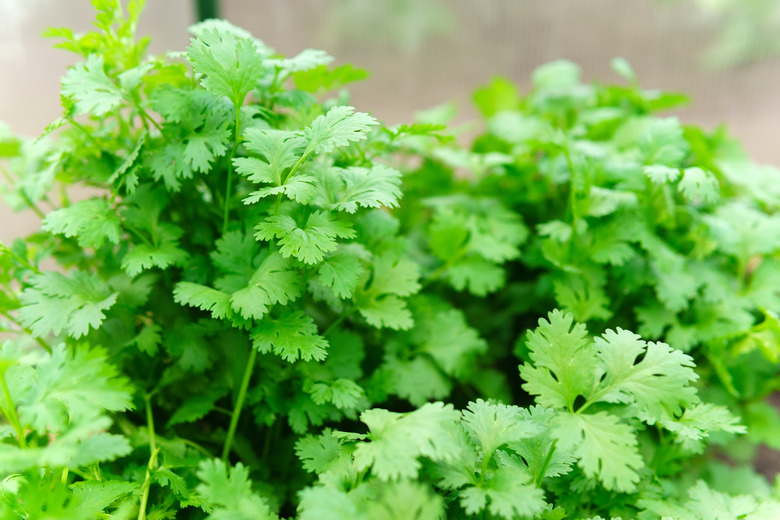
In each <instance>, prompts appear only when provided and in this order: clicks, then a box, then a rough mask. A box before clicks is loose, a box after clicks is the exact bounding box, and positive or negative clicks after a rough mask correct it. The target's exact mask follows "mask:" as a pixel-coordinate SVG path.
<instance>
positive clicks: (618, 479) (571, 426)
mask: <svg viewBox="0 0 780 520" xmlns="http://www.w3.org/2000/svg"><path fill="white" fill-rule="evenodd" d="M553 435H554V436H555V437H556V439H557V440H558V443H559V445H560V446H561V448H562V449H564V450H568V451H571V452H572V453H573V454H574V456H575V457H576V458H577V461H578V462H577V464H578V465H579V467H580V468H581V469H582V471H583V472H584V473H585V475H586V476H588V477H589V478H595V479H598V480H599V482H601V483H602V484H603V485H604V487H605V488H607V489H610V490H616V491H620V492H624V493H630V492H632V491H634V490H636V484H637V483H638V482H639V475H638V474H637V471H638V470H639V469H640V468H642V467H643V466H644V462H643V460H642V457H641V456H640V454H639V450H638V449H637V440H636V437H635V436H634V434H633V431H632V428H631V427H630V426H628V425H626V424H623V423H621V422H620V419H619V418H617V417H615V416H614V415H610V414H608V413H606V412H598V413H595V414H572V413H568V412H561V413H560V414H559V415H558V416H557V417H556V418H555V420H554V421H553Z"/></svg>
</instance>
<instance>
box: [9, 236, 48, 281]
mask: <svg viewBox="0 0 780 520" xmlns="http://www.w3.org/2000/svg"><path fill="white" fill-rule="evenodd" d="M0 251H3V252H5V253H6V254H8V255H9V256H10V257H11V258H13V259H14V260H16V261H17V262H19V263H20V264H22V265H23V266H24V267H26V268H27V269H29V270H30V271H32V272H34V273H35V274H41V271H40V270H39V269H38V268H37V267H35V266H34V265H32V264H31V263H30V262H29V261H27V260H25V259H24V258H22V257H21V256H19V255H17V254H16V253H14V252H13V251H12V250H11V249H10V248H9V247H8V246H6V245H5V244H3V243H2V242H0Z"/></svg>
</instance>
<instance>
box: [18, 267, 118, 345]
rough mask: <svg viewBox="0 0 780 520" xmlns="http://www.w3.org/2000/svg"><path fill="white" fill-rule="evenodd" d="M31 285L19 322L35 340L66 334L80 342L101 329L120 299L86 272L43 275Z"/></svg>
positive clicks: (26, 293) (26, 290) (96, 277)
mask: <svg viewBox="0 0 780 520" xmlns="http://www.w3.org/2000/svg"><path fill="white" fill-rule="evenodd" d="M30 284H31V287H28V288H27V289H25V290H24V292H22V294H21V297H20V300H21V302H22V305H23V306H22V307H21V308H20V309H19V320H20V322H21V323H22V324H23V325H24V326H25V327H29V328H30V329H32V334H33V335H34V336H35V337H40V336H46V335H47V334H49V333H54V334H60V333H61V332H63V331H64V332H66V333H67V334H68V336H70V337H73V338H77V339H78V338H80V337H81V336H84V335H86V334H87V333H88V332H89V330H90V329H97V328H98V327H100V324H101V323H103V320H104V319H105V318H106V315H105V314H104V312H105V311H107V310H108V309H110V308H111V307H112V306H113V305H114V303H116V299H117V296H118V294H117V293H111V292H110V290H109V289H108V287H107V286H106V284H105V283H104V282H103V281H102V280H101V279H100V277H98V276H97V275H96V274H91V273H86V272H84V271H73V272H71V273H70V274H69V275H68V276H66V275H64V274H62V273H59V272H48V273H42V274H38V275H35V276H33V277H31V278H30Z"/></svg>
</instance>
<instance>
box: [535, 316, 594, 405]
mask: <svg viewBox="0 0 780 520" xmlns="http://www.w3.org/2000/svg"><path fill="white" fill-rule="evenodd" d="M548 320H549V321H547V320H544V319H539V327H537V328H536V330H534V331H532V332H530V333H529V334H528V339H527V341H526V345H527V347H528V350H529V351H530V352H529V356H530V358H531V361H532V362H533V365H531V364H524V365H522V366H521V368H520V377H522V378H523V379H524V380H525V381H526V383H525V384H524V385H523V389H525V391H526V392H528V393H529V394H531V395H536V396H538V397H537V398H536V402H537V403H539V404H541V405H542V406H546V407H550V408H568V409H570V410H571V409H572V408H573V407H574V401H575V399H577V396H580V395H584V396H588V395H590V394H591V392H592V390H593V386H594V380H593V379H594V377H595V372H596V368H597V364H596V359H595V356H594V355H593V352H592V350H591V349H590V348H589V347H590V341H589V340H588V335H587V334H588V331H587V329H586V328H585V325H582V324H579V323H578V324H574V317H573V316H572V315H571V314H563V313H562V312H561V311H558V310H555V311H552V312H551V313H550V314H549V315H548Z"/></svg>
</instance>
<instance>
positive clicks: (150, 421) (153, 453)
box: [138, 394, 160, 520]
mask: <svg viewBox="0 0 780 520" xmlns="http://www.w3.org/2000/svg"><path fill="white" fill-rule="evenodd" d="M144 401H146V427H147V428H148V430H149V451H150V454H149V463H148V464H147V465H146V477H145V478H144V484H143V488H142V489H143V491H142V494H141V504H140V505H139V506H138V520H146V505H147V503H148V502H149V491H150V489H151V488H152V471H153V470H154V468H155V467H156V466H157V454H158V453H160V448H158V447H157V437H156V436H155V434H154V417H153V416H152V398H151V396H150V395H149V394H146V395H145V396H144Z"/></svg>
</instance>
